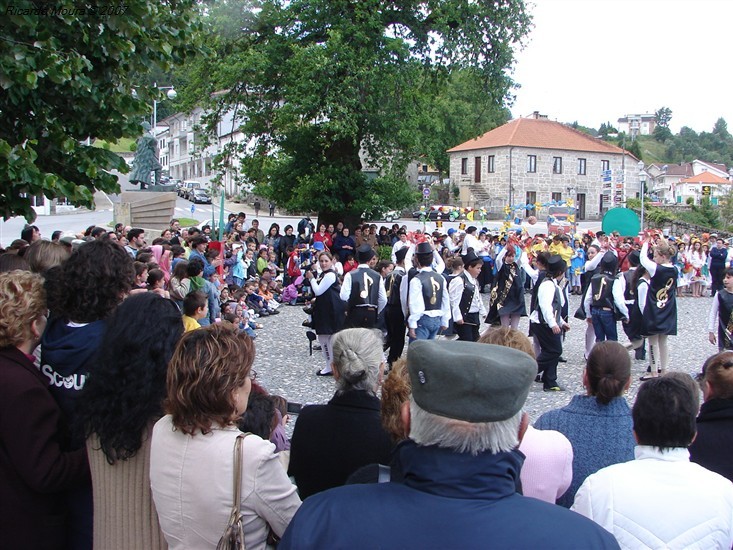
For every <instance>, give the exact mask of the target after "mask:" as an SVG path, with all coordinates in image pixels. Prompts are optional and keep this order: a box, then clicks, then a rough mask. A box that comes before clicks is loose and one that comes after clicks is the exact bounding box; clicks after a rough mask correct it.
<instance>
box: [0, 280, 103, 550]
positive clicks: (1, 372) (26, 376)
mask: <svg viewBox="0 0 733 550" xmlns="http://www.w3.org/2000/svg"><path fill="white" fill-rule="evenodd" d="M47 314H48V310H47V309H46V293H45V291H44V289H43V279H41V277H40V276H39V275H35V274H32V273H30V272H27V271H9V272H6V273H0V509H1V510H2V513H0V533H2V546H3V548H47V549H56V548H58V549H62V548H67V543H68V540H67V538H66V537H67V529H68V516H67V508H66V506H65V504H64V501H65V493H66V491H68V490H70V489H74V488H78V487H82V486H84V485H86V484H87V483H88V479H89V466H88V465H87V459H86V450H85V449H77V450H75V451H71V452H69V451H68V450H67V449H68V448H69V442H68V438H67V437H66V434H68V430H67V426H66V425H65V424H64V422H63V419H62V414H61V410H60V408H59V406H58V404H57V403H56V401H55V400H54V398H53V397H52V396H51V393H50V392H49V391H48V379H47V378H46V377H45V376H44V375H43V374H41V371H40V370H38V369H37V368H36V367H35V366H34V365H33V356H32V353H33V350H34V349H35V347H36V346H37V345H38V343H39V342H40V341H41V334H42V333H43V330H44V329H45V327H46V316H47Z"/></svg>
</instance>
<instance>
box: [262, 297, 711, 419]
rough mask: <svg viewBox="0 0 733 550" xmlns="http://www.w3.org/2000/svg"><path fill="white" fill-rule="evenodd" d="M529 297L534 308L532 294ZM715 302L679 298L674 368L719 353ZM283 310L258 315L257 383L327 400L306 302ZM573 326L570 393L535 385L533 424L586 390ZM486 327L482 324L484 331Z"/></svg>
mask: <svg viewBox="0 0 733 550" xmlns="http://www.w3.org/2000/svg"><path fill="white" fill-rule="evenodd" d="M486 298H487V296H486V295H484V299H486ZM526 298H527V305H528V309H529V296H528V295H527V296H526ZM711 301H712V299H711V298H692V297H683V298H678V299H677V304H678V321H677V336H672V337H670V338H669V343H670V370H674V371H682V372H687V373H691V374H694V373H697V372H699V371H700V368H701V367H702V363H703V362H704V361H705V359H706V358H707V357H709V356H710V355H712V354H713V353H715V352H717V347H716V346H713V345H711V344H710V343H709V342H708V339H707V315H708V311H709V308H710V304H711ZM579 303H580V298H579V297H577V296H571V297H570V311H571V317H572V312H574V311H575V309H576V308H577V306H578V305H579ZM280 311H281V314H280V315H277V316H273V317H267V318H264V319H259V321H261V322H262V324H263V325H264V328H263V329H261V330H258V331H257V339H256V340H255V344H256V348H257V355H256V359H255V363H254V369H255V370H256V371H257V380H258V382H260V383H261V384H262V385H263V386H264V387H265V388H267V390H268V391H269V392H270V393H273V394H278V395H282V396H283V397H285V398H286V399H288V400H289V401H294V402H297V403H325V402H327V401H328V400H329V399H330V398H331V396H332V395H333V392H334V389H335V386H334V381H333V378H332V377H320V376H316V374H315V373H316V370H318V369H320V368H321V367H322V366H323V364H324V360H323V356H322V354H321V352H320V351H315V350H314V351H313V355H312V356H310V355H309V353H308V340H307V338H306V335H305V333H306V330H308V329H306V328H305V327H303V326H301V323H302V322H303V321H304V320H305V319H306V315H305V313H303V311H302V309H301V306H288V305H282V306H280ZM528 323H529V322H528V320H527V318H522V320H521V322H520V325H519V329H520V330H521V331H523V332H525V333H526V331H527V328H528ZM570 326H571V329H570V331H569V332H568V334H567V337H566V339H565V343H564V351H563V355H564V357H565V358H566V359H567V363H560V365H559V367H558V382H559V383H560V385H561V386H562V387H563V388H565V389H566V391H564V392H558V393H546V392H543V391H542V384H533V387H532V389H531V391H530V394H529V397H528V399H527V403H526V405H525V410H526V411H527V412H528V413H529V414H530V416H531V418H532V421H533V422H534V420H536V419H537V417H538V416H539V415H540V414H542V413H544V412H545V411H548V410H551V409H555V408H558V407H562V406H564V405H565V404H567V403H568V401H570V398H571V397H572V396H573V395H574V394H577V393H583V384H582V373H583V366H584V360H583V355H584V348H585V338H584V335H585V321H580V320H578V319H573V318H571V319H570ZM485 328H486V326H485V325H482V330H484V329H485ZM619 339H620V341H621V342H622V343H623V342H626V341H627V339H626V336H625V335H624V334H623V331H622V329H621V327H620V324H619ZM405 353H407V350H405ZM648 356H649V354H648V352H647V361H636V360H633V359H632V373H631V374H632V378H631V387H630V389H629V392H628V394H627V396H626V397H627V399H628V401H629V405H631V404H632V403H633V400H634V398H635V396H636V391H637V390H638V388H639V384H640V382H639V376H641V375H642V374H644V372H645V371H646V368H647V366H648ZM632 357H633V355H632ZM457 368H459V367H457ZM291 425H292V424H291Z"/></svg>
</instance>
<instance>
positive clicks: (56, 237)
mask: <svg viewBox="0 0 733 550" xmlns="http://www.w3.org/2000/svg"><path fill="white" fill-rule="evenodd" d="M62 234H63V233H62V232H61V231H59V230H58V229H57V230H56V231H54V232H53V233H51V240H52V241H58V240H59V239H60V238H61V235H62Z"/></svg>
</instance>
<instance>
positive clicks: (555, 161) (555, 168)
mask: <svg viewBox="0 0 733 550" xmlns="http://www.w3.org/2000/svg"><path fill="white" fill-rule="evenodd" d="M552 173H553V174H562V157H552Z"/></svg>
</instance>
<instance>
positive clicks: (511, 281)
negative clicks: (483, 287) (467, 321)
mask: <svg viewBox="0 0 733 550" xmlns="http://www.w3.org/2000/svg"><path fill="white" fill-rule="evenodd" d="M516 251H517V248H516V247H515V244H514V240H513V239H509V242H508V243H507V245H506V246H505V247H504V248H502V249H501V252H499V254H497V256H496V269H497V273H496V277H495V278H494V280H495V282H494V285H493V287H492V288H491V295H490V298H489V313H488V315H487V316H486V322H487V323H490V324H492V325H498V324H501V326H503V327H511V328H513V329H515V330H516V329H517V328H518V327H519V318H520V317H526V316H527V306H526V305H525V302H524V288H523V287H522V277H521V274H520V272H519V270H520V266H519V264H518V263H517V262H516V254H517V252H516ZM520 251H521V249H520ZM540 282H541V281H540Z"/></svg>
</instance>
